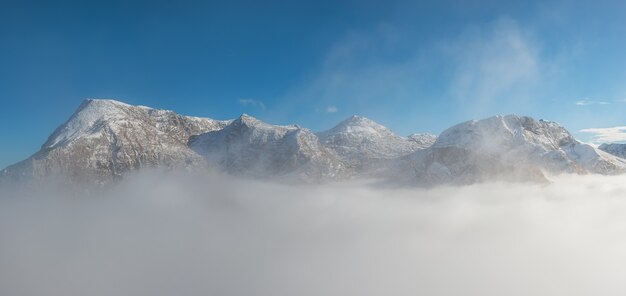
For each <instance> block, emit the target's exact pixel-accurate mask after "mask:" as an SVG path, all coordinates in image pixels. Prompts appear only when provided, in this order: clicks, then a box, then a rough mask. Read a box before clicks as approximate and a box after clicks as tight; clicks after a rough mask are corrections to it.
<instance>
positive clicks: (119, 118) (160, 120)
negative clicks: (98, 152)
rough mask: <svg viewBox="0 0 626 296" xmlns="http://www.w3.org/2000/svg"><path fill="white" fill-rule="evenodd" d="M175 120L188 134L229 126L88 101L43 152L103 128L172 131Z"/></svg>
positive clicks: (106, 100)
mask: <svg viewBox="0 0 626 296" xmlns="http://www.w3.org/2000/svg"><path fill="white" fill-rule="evenodd" d="M172 120H175V121H177V122H179V123H181V124H182V126H183V127H182V128H183V129H187V130H188V131H187V132H189V133H192V134H193V133H197V132H205V131H208V130H213V129H215V128H219V127H221V126H224V125H226V123H227V122H224V121H217V120H213V119H208V118H199V117H187V116H182V115H178V114H176V113H174V112H173V111H169V110H158V109H152V108H149V107H145V106H133V105H129V104H126V103H123V102H120V101H116V100H112V99H86V100H84V101H83V102H82V103H81V104H80V106H79V107H78V109H77V110H76V111H75V112H74V114H73V115H72V116H71V117H70V119H69V120H68V121H67V122H65V123H64V124H63V125H61V126H60V127H59V128H57V129H56V130H55V131H54V133H53V134H52V135H51V136H50V137H49V138H48V140H47V141H46V143H44V145H43V148H44V149H52V148H54V147H57V146H63V145H66V144H68V143H71V142H72V141H74V140H76V139H79V138H88V137H92V136H99V135H100V134H101V132H102V130H103V129H105V128H106V129H111V130H113V131H120V132H121V131H123V130H127V129H138V128H142V126H144V127H145V126H149V127H151V128H154V129H156V130H158V131H161V132H169V129H170V128H171V124H169V123H170V122H171V121H172Z"/></svg>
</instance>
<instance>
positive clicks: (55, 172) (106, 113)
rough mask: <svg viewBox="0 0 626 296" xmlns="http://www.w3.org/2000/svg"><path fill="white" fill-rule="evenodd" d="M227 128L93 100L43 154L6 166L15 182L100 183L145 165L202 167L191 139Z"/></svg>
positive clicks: (205, 120) (217, 123) (54, 136)
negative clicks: (40, 179) (56, 179)
mask: <svg viewBox="0 0 626 296" xmlns="http://www.w3.org/2000/svg"><path fill="white" fill-rule="evenodd" d="M226 124H227V122H225V121H218V120H212V119H208V118H197V117H188V116H182V115H178V114H176V113H174V112H172V111H165V110H156V109H151V108H147V107H141V106H131V105H127V104H124V103H121V102H118V101H113V100H94V99H88V100H85V101H84V102H83V103H82V104H81V105H80V107H79V108H78V110H77V111H76V112H75V113H74V114H73V115H72V117H71V118H70V119H69V120H68V121H67V122H66V123H64V124H63V125H61V126H60V127H59V128H57V129H56V131H54V133H53V134H52V135H51V136H50V137H49V138H48V140H47V141H46V142H45V143H44V144H43V146H42V147H41V150H40V151H39V152H37V153H36V154H35V155H33V156H31V157H30V158H28V159H26V160H24V161H22V162H20V163H17V164H15V165H13V166H10V167H8V168H6V169H5V170H4V171H3V175H5V176H8V177H10V178H12V179H22V178H30V177H48V176H57V177H59V178H65V179H67V180H69V181H71V182H89V183H93V182H95V183H98V182H109V181H111V180H115V179H117V178H120V177H121V176H122V175H123V174H125V173H127V172H129V171H132V170H135V169H139V168H143V167H157V166H158V167H168V168H174V167H195V166H203V165H204V160H203V158H202V157H200V156H199V155H197V154H196V153H195V152H194V151H193V150H191V149H189V148H188V147H187V141H188V139H189V137H191V136H192V135H197V134H200V133H205V132H208V131H212V130H216V129H221V128H222V127H224V126H225V125H226Z"/></svg>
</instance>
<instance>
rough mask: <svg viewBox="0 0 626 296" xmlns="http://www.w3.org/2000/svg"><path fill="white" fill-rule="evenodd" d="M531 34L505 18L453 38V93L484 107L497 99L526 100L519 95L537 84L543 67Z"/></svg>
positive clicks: (449, 46)
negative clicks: (455, 38)
mask: <svg viewBox="0 0 626 296" xmlns="http://www.w3.org/2000/svg"><path fill="white" fill-rule="evenodd" d="M531 36H532V34H530V33H529V32H526V31H525V30H524V29H523V28H521V27H520V26H519V25H518V24H517V22H515V21H514V20H511V19H508V18H502V19H500V20H498V21H496V22H495V23H493V24H492V25H491V26H484V27H479V28H474V29H470V30H468V31H467V32H466V33H465V34H464V35H463V36H461V37H460V38H458V39H457V40H452V41H450V42H449V43H448V44H446V49H447V50H448V52H449V54H450V58H451V59H452V60H453V62H454V63H455V65H454V70H453V79H452V83H451V84H450V87H449V92H450V94H451V96H452V97H454V98H456V99H457V100H460V101H466V102H473V105H474V106H476V107H477V108H481V109H483V108H485V107H489V106H490V105H492V104H493V103H496V101H502V100H506V101H511V102H514V103H516V104H517V103H519V102H520V101H523V99H521V97H524V96H523V95H521V96H520V94H525V93H527V92H528V91H529V90H530V89H533V88H534V87H535V86H536V84H537V82H538V81H539V80H540V79H541V73H542V68H544V65H543V63H544V62H543V61H542V59H541V57H540V55H539V49H538V48H539V47H540V46H539V45H538V44H537V41H535V40H534V39H533V38H532V37H531ZM528 97H529V96H528Z"/></svg>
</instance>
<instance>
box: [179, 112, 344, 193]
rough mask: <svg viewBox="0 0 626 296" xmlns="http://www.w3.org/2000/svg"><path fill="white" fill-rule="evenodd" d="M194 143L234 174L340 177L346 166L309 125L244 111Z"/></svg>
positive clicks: (192, 144)
mask: <svg viewBox="0 0 626 296" xmlns="http://www.w3.org/2000/svg"><path fill="white" fill-rule="evenodd" d="M190 147H191V148H192V149H193V150H194V151H196V152H198V153H199V154H201V155H202V156H204V157H205V158H206V159H207V160H208V162H209V163H210V164H211V165H212V166H214V167H218V168H219V169H221V170H222V171H225V172H228V173H230V174H234V175H239V176H247V177H257V178H283V179H298V180H305V181H317V180H323V179H339V178H342V177H343V176H344V175H345V173H346V172H345V170H344V166H343V164H342V163H341V161H339V160H338V159H337V158H336V157H335V156H334V155H333V154H332V153H330V152H329V151H327V150H326V149H325V148H324V147H322V146H321V145H320V143H319V139H318V138H317V136H315V134H313V133H312V132H311V131H309V130H308V129H304V128H300V127H298V126H296V125H290V126H278V125H271V124H267V123H265V122H262V121H260V120H258V119H256V118H254V117H252V116H249V115H246V114H244V115H242V116H241V117H239V118H237V119H236V120H234V121H233V122H232V123H230V124H229V125H228V126H226V127H225V128H223V129H221V130H217V131H213V132H209V133H205V134H202V135H199V136H197V137H194V138H193V139H192V140H191V141H190Z"/></svg>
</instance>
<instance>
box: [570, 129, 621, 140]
mask: <svg viewBox="0 0 626 296" xmlns="http://www.w3.org/2000/svg"><path fill="white" fill-rule="evenodd" d="M580 132H581V133H587V134H592V142H594V143H617V142H626V126H615V127H605V128H586V129H582V130H580Z"/></svg>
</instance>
